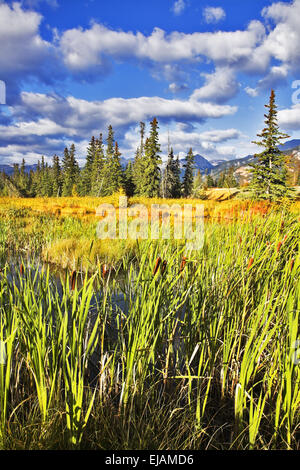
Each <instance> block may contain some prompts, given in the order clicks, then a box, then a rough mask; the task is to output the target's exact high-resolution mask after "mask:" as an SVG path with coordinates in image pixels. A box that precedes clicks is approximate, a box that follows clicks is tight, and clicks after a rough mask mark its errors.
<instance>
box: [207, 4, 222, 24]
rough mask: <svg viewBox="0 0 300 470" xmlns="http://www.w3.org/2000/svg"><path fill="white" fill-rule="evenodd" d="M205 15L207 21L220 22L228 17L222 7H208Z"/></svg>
mask: <svg viewBox="0 0 300 470" xmlns="http://www.w3.org/2000/svg"><path fill="white" fill-rule="evenodd" d="M203 16H204V19H205V21H206V23H218V22H219V21H221V20H224V19H225V18H226V13H225V11H224V10H223V8H221V7H206V8H204V10H203Z"/></svg>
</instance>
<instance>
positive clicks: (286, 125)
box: [278, 104, 300, 130]
mask: <svg viewBox="0 0 300 470" xmlns="http://www.w3.org/2000/svg"><path fill="white" fill-rule="evenodd" d="M278 122H279V124H280V126H282V127H283V129H291V130H300V104H295V105H294V106H292V107H291V108H287V109H282V110H280V111H278Z"/></svg>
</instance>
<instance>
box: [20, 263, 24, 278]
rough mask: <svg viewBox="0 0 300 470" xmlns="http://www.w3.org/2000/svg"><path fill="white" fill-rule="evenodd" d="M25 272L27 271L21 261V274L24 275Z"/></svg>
mask: <svg viewBox="0 0 300 470" xmlns="http://www.w3.org/2000/svg"><path fill="white" fill-rule="evenodd" d="M24 272H25V269H24V265H23V263H21V266H20V274H21V276H23V274H24Z"/></svg>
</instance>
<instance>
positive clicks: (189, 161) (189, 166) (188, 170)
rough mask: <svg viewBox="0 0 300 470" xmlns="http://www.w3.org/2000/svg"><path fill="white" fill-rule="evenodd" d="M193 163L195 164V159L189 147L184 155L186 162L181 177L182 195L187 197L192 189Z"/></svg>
mask: <svg viewBox="0 0 300 470" xmlns="http://www.w3.org/2000/svg"><path fill="white" fill-rule="evenodd" d="M194 164H195V159H194V154H193V149H192V148H190V150H189V152H188V154H187V156H186V163H185V165H184V168H185V172H184V177H183V195H184V197H189V196H190V195H191V194H192V191H193V182H194Z"/></svg>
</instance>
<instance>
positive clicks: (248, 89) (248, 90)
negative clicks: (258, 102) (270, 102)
mask: <svg viewBox="0 0 300 470" xmlns="http://www.w3.org/2000/svg"><path fill="white" fill-rule="evenodd" d="M245 92H246V93H247V94H248V95H249V96H251V97H252V98H255V97H256V96H258V95H259V91H258V89H257V88H251V87H250V86H247V87H246V88H245Z"/></svg>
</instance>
